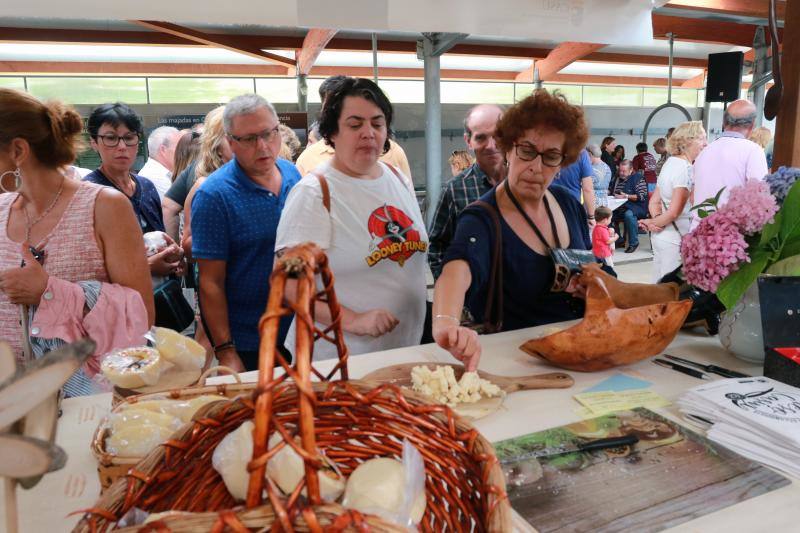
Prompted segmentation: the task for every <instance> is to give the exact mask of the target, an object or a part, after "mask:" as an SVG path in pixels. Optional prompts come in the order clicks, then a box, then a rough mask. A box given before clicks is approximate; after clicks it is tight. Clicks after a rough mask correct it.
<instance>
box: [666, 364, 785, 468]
mask: <svg viewBox="0 0 800 533" xmlns="http://www.w3.org/2000/svg"><path fill="white" fill-rule="evenodd" d="M677 404H678V406H679V408H680V410H681V412H682V413H683V414H684V416H685V417H686V418H687V419H688V420H690V421H692V422H694V423H696V424H700V425H703V426H705V427H706V428H707V429H708V432H707V436H708V438H709V439H711V440H712V441H715V442H718V443H719V444H722V445H723V446H725V447H727V448H729V449H731V450H733V451H735V452H737V453H739V454H741V455H743V456H745V457H748V458H750V459H754V460H756V461H760V462H762V463H764V464H766V465H769V466H771V467H773V468H776V469H778V470H782V471H784V472H786V473H788V474H790V475H792V476H794V477H800V389H798V388H796V387H792V386H790V385H786V384H784V383H781V382H779V381H775V380H773V379H770V378H766V377H755V378H732V379H723V380H719V381H715V382H713V383H709V384H705V385H700V386H699V387H695V388H693V389H690V390H689V391H687V392H686V393H685V394H684V395H683V396H681V398H680V399H679V400H678V402H677Z"/></svg>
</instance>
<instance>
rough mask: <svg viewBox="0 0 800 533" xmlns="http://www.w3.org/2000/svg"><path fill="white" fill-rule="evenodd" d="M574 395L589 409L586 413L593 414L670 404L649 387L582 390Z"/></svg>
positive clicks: (652, 407)
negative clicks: (594, 390)
mask: <svg viewBox="0 0 800 533" xmlns="http://www.w3.org/2000/svg"><path fill="white" fill-rule="evenodd" d="M574 397H575V399H576V400H578V402H580V404H581V405H583V406H584V407H585V408H586V409H588V410H589V412H586V414H589V413H591V415H592V416H598V415H603V414H606V413H612V412H614V411H624V410H626V409H633V408H635V407H647V408H648V409H658V408H659V407H666V406H667V405H669V401H668V400H667V399H666V398H664V397H663V396H660V395H658V394H656V393H655V392H653V391H651V390H648V389H633V390H625V391H600V392H582V393H580V394H576V395H575V396H574ZM579 414H582V412H579Z"/></svg>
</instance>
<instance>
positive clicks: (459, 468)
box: [74, 245, 511, 532]
mask: <svg viewBox="0 0 800 533" xmlns="http://www.w3.org/2000/svg"><path fill="white" fill-rule="evenodd" d="M317 269H318V270H319V273H320V275H321V277H322V282H323V284H324V287H325V289H324V291H322V292H321V293H319V294H314V292H313V290H314V289H313V288H314V286H315V285H314V282H315V272H316V271H317ZM287 277H294V278H297V280H298V281H297V283H298V287H297V295H298V297H297V303H296V304H289V307H288V308H287V307H284V305H283V299H284V286H285V283H286V280H287ZM271 279H272V281H271V283H272V288H271V291H270V299H269V305H268V307H267V312H266V313H265V315H264V316H263V317H262V319H261V323H260V325H259V328H260V331H261V346H260V360H259V367H260V369H261V372H260V373H259V381H258V385H257V386H256V388H255V389H254V390H253V392H252V395H251V396H249V397H247V396H240V397H238V398H236V399H233V400H229V401H227V402H215V403H212V404H209V405H206V406H204V407H202V408H201V409H200V411H198V413H196V414H195V417H194V420H193V421H192V423H190V424H187V425H186V426H184V427H183V428H182V429H180V430H179V431H178V432H176V433H175V434H174V435H173V436H172V438H170V439H169V440H168V441H167V442H166V443H164V444H163V445H162V446H160V447H158V448H157V449H156V450H153V451H152V452H151V453H150V454H149V455H148V456H147V457H145V458H144V459H143V460H142V461H141V462H140V463H138V464H137V465H136V466H135V467H133V468H131V469H130V470H129V471H128V472H127V474H126V475H125V478H124V479H119V480H117V481H116V482H115V483H114V484H113V485H112V486H111V488H110V489H109V490H108V491H107V492H106V493H105V495H104V496H103V497H102V498H101V500H100V501H99V502H98V503H97V504H96V505H95V507H93V508H92V509H88V510H86V511H85V515H84V516H83V518H82V520H81V521H80V522H79V524H78V525H77V526H76V528H75V530H74V531H79V532H89V531H106V530H107V529H109V528H110V527H111V526H112V525H113V524H114V522H116V521H117V520H118V519H119V518H121V517H122V516H123V515H125V513H126V512H128V511H129V510H130V509H131V508H133V507H138V508H140V509H143V510H145V511H148V512H158V511H164V510H179V511H188V512H191V513H192V514H191V515H190V516H172V517H169V518H166V519H164V520H162V521H160V522H156V523H155V524H152V525H151V524H148V526H146V527H144V528H141V530H143V531H168V530H172V531H193V532H194V531H198V532H199V531H223V530H226V528H230V529H231V530H233V531H250V530H264V529H265V528H271V529H272V530H273V531H286V532H292V531H315V532H316V531H319V532H321V531H331V532H333V531H376V532H395V531H403V529H401V528H398V526H396V525H392V524H389V523H387V522H385V521H383V520H381V519H380V518H378V517H374V516H372V517H371V516H365V515H362V514H361V513H358V512H356V511H352V510H348V509H344V508H343V507H341V506H340V505H338V504H325V503H323V501H322V499H321V497H320V490H319V478H318V475H319V473H318V469H319V467H320V464H321V461H320V458H319V456H318V452H317V450H321V451H322V452H323V453H325V455H326V456H327V457H328V458H329V459H331V460H333V461H335V462H336V464H337V465H338V466H339V467H340V469H341V471H342V473H344V474H345V475H347V474H349V473H350V472H352V471H353V469H355V467H356V466H358V464H360V463H362V462H364V461H366V460H368V459H371V458H374V457H386V456H389V457H396V458H398V457H400V455H401V453H402V441H403V439H408V440H409V441H410V442H411V444H413V445H414V446H415V447H416V448H417V449H418V450H419V451H420V453H421V454H422V456H423V459H424V462H425V473H426V483H425V488H426V496H427V507H426V509H425V514H424V516H423V518H422V522H421V523H420V524H419V528H420V530H422V531H431V532H433V531H435V532H439V531H492V532H494V531H509V530H510V521H511V508H510V505H509V503H508V499H507V497H506V494H505V483H504V480H503V474H502V471H501V469H500V466H499V463H498V461H497V458H496V457H495V455H494V450H493V448H492V446H491V444H490V443H489V442H487V441H486V440H485V439H484V438H483V437H482V436H481V435H480V433H478V431H477V430H476V429H475V428H474V427H472V426H471V425H470V424H469V423H468V422H467V421H465V420H463V419H461V418H460V417H459V416H458V415H455V414H454V413H453V411H451V410H450V409H449V408H448V407H446V406H443V405H433V404H430V403H428V401H427V400H425V399H424V398H422V397H420V396H418V395H416V394H414V393H411V392H407V391H405V390H401V389H399V388H398V387H396V386H393V385H383V386H380V387H377V388H374V384H370V383H367V382H361V381H347V377H348V376H347V348H346V347H345V345H344V341H343V337H342V332H341V326H340V321H341V310H340V307H339V305H338V302H337V300H336V295H335V293H334V291H333V276H332V274H331V273H330V271H329V270H328V269H327V258H326V257H325V256H324V254H322V252H320V251H319V250H318V249H317V248H316V247H314V246H312V245H303V246H300V247H297V248H295V249H292V250H290V251H289V252H287V253H286V254H285V255H284V256H283V257H282V258H281V261H280V262H279V265H278V266H276V268H275V271H274V272H273V274H272V278H271ZM318 301H323V302H326V303H327V304H328V305H329V306H330V310H331V317H332V319H333V320H332V325H331V326H329V327H328V328H327V329H326V330H324V331H320V330H319V329H316V328H315V327H314V320H313V311H312V310H313V309H314V303H315V302H318ZM292 311H293V312H295V314H296V320H297V346H296V352H295V353H296V358H295V361H296V364H295V365H294V366H291V367H290V366H289V365H288V364H287V363H286V361H285V360H283V359H282V358H281V357H280V354H279V353H278V352H277V350H276V349H275V340H276V338H277V329H278V322H279V320H280V318H281V317H282V316H284V315H285V314H287V313H290V312H292ZM315 335H316V336H319V337H322V338H325V339H327V340H328V341H330V342H333V343H335V344H336V346H337V348H338V351H339V363H338V365H336V366H335V368H334V369H333V370H332V371H331V372H330V373H329V374H325V375H324V374H322V373H320V372H319V371H317V369H315V368H314V367H313V366H312V365H311V348H312V345H313V341H314V336H315ZM276 361H277V362H278V363H279V364H280V365H281V366H282V367H283V368H284V369H285V371H286V372H285V374H283V375H281V376H279V377H275V376H274V370H273V366H274V365H273V363H274V362H276ZM336 373H338V374H339V376H340V377H341V379H342V380H340V381H331V378H333V377H334V375H335V374H336ZM312 374H314V375H316V376H317V377H318V378H320V379H321V380H322V381H323V382H320V383H313V384H312V383H311V375H312ZM250 419H253V420H254V421H255V429H254V431H253V448H254V449H253V458H254V459H253V460H252V461H251V462H250V463H249V465H248V470H250V483H249V487H248V493H247V501H246V503H245V505H239V506H237V504H236V502H235V501H234V499H233V497H232V496H231V495H230V494H229V493H228V491H227V489H226V487H225V485H224V483H223V481H222V478H221V476H220V475H219V474H218V473H217V472H216V470H214V468H213V467H212V466H211V455H212V452H213V450H214V449H215V448H216V446H217V444H218V443H219V442H220V441H221V440H222V439H223V438H224V437H225V436H226V435H228V434H229V433H230V432H231V431H233V430H234V429H236V428H238V427H239V426H240V425H241V424H242V422H244V421H246V420H250ZM275 431H278V432H279V433H280V434H281V435H282V438H283V440H284V445H287V446H291V447H292V448H294V449H295V451H296V452H297V453H299V454H300V455H301V456H302V457H303V460H304V462H305V470H306V475H305V477H304V479H303V481H302V482H301V483H300V484H299V485H298V486H297V488H296V489H295V491H294V492H293V493H292V494H291V495H290V496H288V497H285V496H284V495H282V494H281V493H280V491H279V489H277V488H276V487H275V486H274V484H273V483H271V482H268V481H267V480H266V478H265V475H264V473H265V470H266V465H267V462H268V461H269V460H270V458H271V457H272V456H273V455H274V453H275V451H274V450H273V451H271V452H267V441H268V437H269V436H271V435H272V433H274V432H275ZM294 435H299V437H300V439H299V442H297V441H296V440H295V439H294V438H293V436H294ZM301 491H304V492H307V494H308V497H307V498H306V497H304V496H302V495H301ZM265 493H266V497H265V496H264V494H265Z"/></svg>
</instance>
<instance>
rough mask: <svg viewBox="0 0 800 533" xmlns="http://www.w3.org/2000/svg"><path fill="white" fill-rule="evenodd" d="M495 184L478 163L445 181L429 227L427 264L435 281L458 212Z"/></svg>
mask: <svg viewBox="0 0 800 533" xmlns="http://www.w3.org/2000/svg"><path fill="white" fill-rule="evenodd" d="M493 187H494V184H493V183H492V181H491V180H490V179H489V176H487V175H486V173H485V172H484V171H483V170H481V167H479V166H478V164H477V163H474V164H473V165H472V166H471V167H469V168H468V169H466V170H465V171H464V172H462V173H461V174H459V175H458V176H456V177H455V178H453V179H451V180H450V181H448V182H447V183H446V184H445V185H444V187H443V188H442V196H441V197H440V198H439V205H437V206H436V213H435V214H434V215H433V223H432V225H431V227H430V231H429V232H428V233H429V239H430V245H429V247H428V264H429V265H430V267H431V272H432V273H433V279H437V278H438V277H439V274H441V273H442V267H443V266H444V253H445V252H446V251H447V247H448V246H449V245H450V242H451V241H452V240H453V237H454V236H455V234H456V220H457V218H458V215H459V214H461V211H463V210H464V208H465V207H467V206H468V205H469V204H471V203H472V202H474V201H475V200H478V199H479V198H480V197H481V196H483V195H484V194H485V193H486V192H488V191H490V190H491V189H492V188H493Z"/></svg>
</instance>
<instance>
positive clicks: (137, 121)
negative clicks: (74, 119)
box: [83, 102, 183, 276]
mask: <svg viewBox="0 0 800 533" xmlns="http://www.w3.org/2000/svg"><path fill="white" fill-rule="evenodd" d="M86 129H87V130H88V131H89V138H90V139H91V141H90V142H91V146H92V148H93V149H94V150H95V151H96V152H97V154H98V155H99V156H100V161H101V163H100V167H99V168H98V169H96V170H95V171H94V172H92V173H91V174H89V175H87V176H86V177H85V178H83V179H84V180H85V181H89V182H92V183H97V184H98V185H105V186H106V187H111V188H113V189H116V190H118V191H119V192H121V193H122V194H124V195H125V196H126V197H127V198H128V200H129V201H130V203H131V206H132V207H133V212H134V213H135V214H136V218H137V219H138V221H139V227H140V229H141V232H142V233H143V234H144V233H149V232H151V231H164V217H163V214H162V212H161V200H160V198H159V196H158V191H157V190H156V187H155V185H153V182H151V181H150V180H149V179H147V178H145V177H142V176H139V175H137V174H134V173H133V172H131V169H132V168H133V164H134V163H135V162H136V154H137V152H138V151H139V142H140V141H141V139H142V136H143V127H142V119H141V118H139V115H137V114H136V112H135V111H134V110H133V109H131V108H130V106H128V105H127V104H123V103H121V102H116V103H113V104H103V105H101V106H100V107H97V108H95V109H94V110H93V111H92V114H91V115H89V121H88V124H87V126H86ZM167 242H169V246H168V247H167V248H165V249H164V250H162V251H160V252H159V253H157V254H155V255H151V256H150V257H148V258H147V261H148V263H149V264H150V272H151V274H152V275H153V276H169V275H171V274H177V273H179V272H180V271H181V268H182V259H183V250H182V249H181V248H180V247H179V246H178V245H177V244H175V241H173V240H172V238H171V237H169V236H167Z"/></svg>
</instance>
